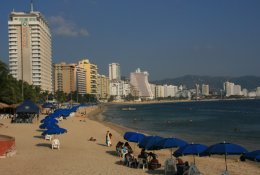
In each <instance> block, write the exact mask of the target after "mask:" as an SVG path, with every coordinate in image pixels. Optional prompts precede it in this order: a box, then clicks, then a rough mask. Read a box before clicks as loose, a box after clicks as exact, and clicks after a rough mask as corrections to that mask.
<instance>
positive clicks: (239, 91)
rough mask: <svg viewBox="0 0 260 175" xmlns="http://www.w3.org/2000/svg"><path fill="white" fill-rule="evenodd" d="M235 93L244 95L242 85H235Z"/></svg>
mask: <svg viewBox="0 0 260 175" xmlns="http://www.w3.org/2000/svg"><path fill="white" fill-rule="evenodd" d="M234 95H242V92H241V86H240V85H234Z"/></svg>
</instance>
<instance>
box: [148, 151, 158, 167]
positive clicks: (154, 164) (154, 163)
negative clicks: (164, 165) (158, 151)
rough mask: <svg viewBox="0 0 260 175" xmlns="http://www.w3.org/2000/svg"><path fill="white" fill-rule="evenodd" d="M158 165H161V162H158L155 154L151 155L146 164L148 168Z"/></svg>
mask: <svg viewBox="0 0 260 175" xmlns="http://www.w3.org/2000/svg"><path fill="white" fill-rule="evenodd" d="M160 167H161V164H160V163H159V161H158V159H156V156H155V155H153V156H152V159H151V161H150V162H149V164H148V169H150V170H155V169H157V168H160Z"/></svg>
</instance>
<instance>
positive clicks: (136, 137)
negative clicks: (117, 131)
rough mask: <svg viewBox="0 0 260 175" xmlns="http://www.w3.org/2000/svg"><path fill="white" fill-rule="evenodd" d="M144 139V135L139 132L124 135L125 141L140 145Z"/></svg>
mask: <svg viewBox="0 0 260 175" xmlns="http://www.w3.org/2000/svg"><path fill="white" fill-rule="evenodd" d="M144 137H145V135H144V134H142V133H138V132H125V134H124V139H125V140H127V141H129V142H135V143H139V142H140V141H141V140H142V139H143V138H144Z"/></svg>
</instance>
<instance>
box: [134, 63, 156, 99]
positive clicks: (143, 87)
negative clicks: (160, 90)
mask: <svg viewBox="0 0 260 175" xmlns="http://www.w3.org/2000/svg"><path fill="white" fill-rule="evenodd" d="M148 76H149V74H148V72H141V70H140V69H139V68H138V69H137V70H136V71H135V72H132V73H130V84H131V86H132V87H133V89H134V91H135V92H136V93H137V94H134V95H138V96H139V97H141V98H147V99H153V98H154V96H153V93H152V90H151V87H150V84H149V82H148Z"/></svg>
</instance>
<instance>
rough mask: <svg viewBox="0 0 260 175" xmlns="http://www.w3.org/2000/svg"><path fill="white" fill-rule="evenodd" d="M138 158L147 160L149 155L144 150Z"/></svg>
mask: <svg viewBox="0 0 260 175" xmlns="http://www.w3.org/2000/svg"><path fill="white" fill-rule="evenodd" d="M138 158H143V159H145V160H147V158H148V154H147V152H145V149H144V148H143V149H142V150H141V153H140V154H139V155H138Z"/></svg>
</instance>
